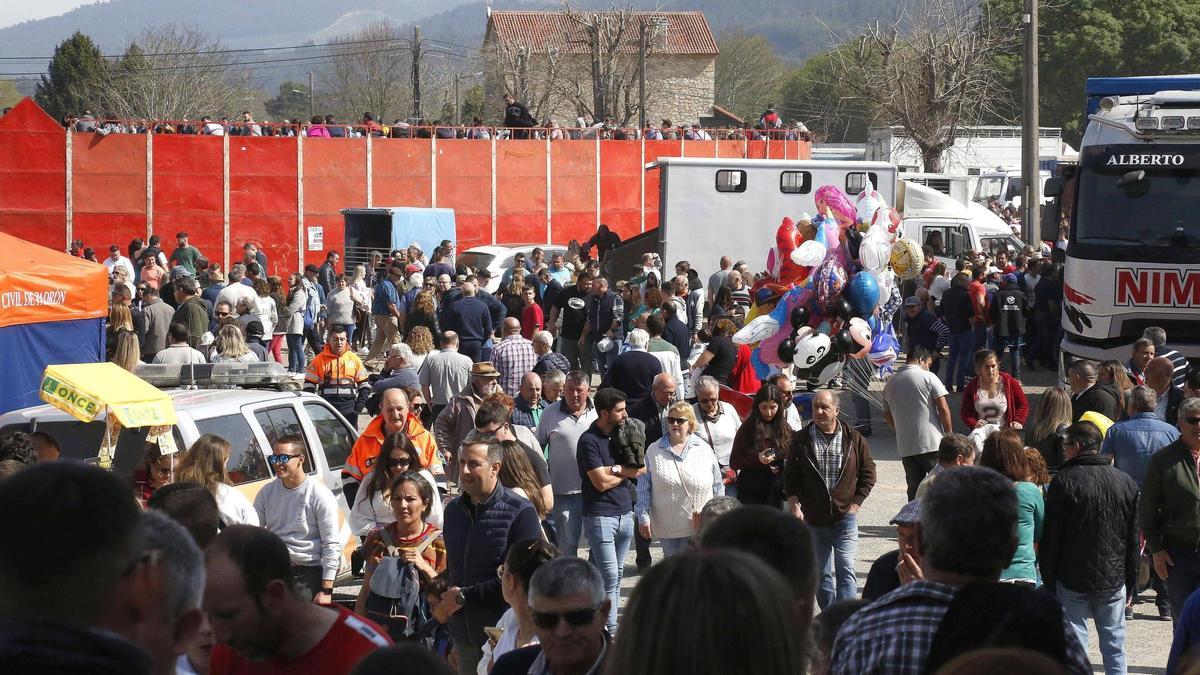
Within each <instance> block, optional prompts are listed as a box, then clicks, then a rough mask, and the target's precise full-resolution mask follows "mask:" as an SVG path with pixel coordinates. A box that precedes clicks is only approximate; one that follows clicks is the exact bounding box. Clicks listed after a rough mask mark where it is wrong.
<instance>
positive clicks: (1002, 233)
mask: <svg viewBox="0 0 1200 675" xmlns="http://www.w3.org/2000/svg"><path fill="white" fill-rule="evenodd" d="M896 203H897V206H896V208H898V209H899V210H900V212H901V213H902V214H903V216H904V224H903V227H904V233H905V237H907V238H909V239H913V240H915V241H916V242H917V243H918V244H921V245H922V246H930V247H932V248H933V249H934V251H935V255H936V256H937V258H938V260H941V261H942V262H945V263H946V266H947V268H949V269H951V270H953V269H954V262H955V260H957V259H958V258H959V257H961V256H962V255H963V254H964V253H966V252H968V251H988V252H990V253H992V254H993V255H994V254H995V253H996V252H997V251H1005V252H1007V253H1008V254H1009V257H1010V258H1012V257H1015V256H1016V254H1017V253H1019V252H1020V250H1021V249H1022V248H1023V247H1024V246H1025V244H1024V243H1023V242H1022V241H1021V240H1020V239H1018V238H1017V237H1016V236H1014V235H1013V233H1012V227H1011V226H1009V225H1008V223H1005V222H1004V221H1003V220H1001V219H1000V217H999V216H997V215H996V214H994V213H992V212H991V211H990V210H989V209H988V208H987V207H986V206H983V205H982V204H976V203H974V202H969V203H967V204H963V203H961V202H959V201H957V200H955V199H954V198H953V197H950V196H949V195H946V194H945V193H943V192H941V191H939V190H935V189H933V188H931V187H927V186H925V185H921V184H918V183H910V182H908V181H905V180H900V181H899V182H898V183H897V187H896Z"/></svg>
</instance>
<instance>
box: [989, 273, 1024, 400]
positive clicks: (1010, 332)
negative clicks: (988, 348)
mask: <svg viewBox="0 0 1200 675" xmlns="http://www.w3.org/2000/svg"><path fill="white" fill-rule="evenodd" d="M1028 308H1029V305H1028V301H1027V299H1026V298H1025V294H1024V293H1023V292H1021V289H1020V288H1017V275H1016V274H1006V275H1004V280H1003V282H1002V286H1001V288H1000V290H999V291H996V294H995V295H994V296H992V306H991V314H992V339H993V340H994V341H995V343H996V353H997V354H998V355H1000V359H1001V361H1000V362H1001V364H1003V363H1004V348H1005V347H1008V349H1009V352H1010V356H1011V357H1012V366H1011V367H1010V370H1009V371H1008V372H1009V374H1010V375H1012V376H1013V377H1015V378H1016V379H1018V380H1020V379H1021V349H1022V348H1023V347H1024V346H1025V312H1026V311H1027V310H1028Z"/></svg>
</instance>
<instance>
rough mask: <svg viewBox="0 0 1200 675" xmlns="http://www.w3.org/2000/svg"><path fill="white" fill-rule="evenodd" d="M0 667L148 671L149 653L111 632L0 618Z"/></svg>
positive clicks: (101, 673)
mask: <svg viewBox="0 0 1200 675" xmlns="http://www.w3.org/2000/svg"><path fill="white" fill-rule="evenodd" d="M0 664H3V666H0V670H3V671H4V672H5V673H19V674H24V673H29V674H30V675H33V674H34V673H36V674H37V675H67V674H68V673H88V674H89V675H110V674H111V675H138V674H140V673H147V674H148V673H150V670H151V666H152V665H153V664H152V663H151V660H150V655H149V654H147V653H146V652H144V651H143V650H142V649H141V648H140V647H138V646H137V645H135V644H133V643H132V642H129V641H127V640H125V639H124V638H122V637H120V636H118V635H115V634H113V633H109V632H105V631H99V630H93V629H90V628H84V627H81V626H74V625H70V624H65V623H58V622H55V621H50V620H44V619H27V620H24V621H21V620H15V619H0Z"/></svg>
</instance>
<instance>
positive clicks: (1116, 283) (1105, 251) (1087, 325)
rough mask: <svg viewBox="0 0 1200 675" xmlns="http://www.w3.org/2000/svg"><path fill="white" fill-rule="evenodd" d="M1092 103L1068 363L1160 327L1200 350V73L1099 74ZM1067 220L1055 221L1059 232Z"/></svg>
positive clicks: (1055, 189)
mask: <svg viewBox="0 0 1200 675" xmlns="http://www.w3.org/2000/svg"><path fill="white" fill-rule="evenodd" d="M1087 89H1088V95H1089V100H1090V102H1091V103H1090V106H1091V110H1094V112H1092V113H1091V114H1090V115H1089V116H1088V117H1089V120H1090V121H1089V123H1088V126H1087V130H1086V131H1085V133H1084V137H1083V143H1082V145H1081V148H1080V158H1079V166H1078V168H1077V170H1076V171H1075V172H1074V175H1073V176H1072V177H1071V178H1070V180H1071V181H1073V184H1070V185H1068V184H1064V182H1063V180H1060V179H1056V180H1054V181H1051V182H1050V183H1048V184H1047V186H1046V193H1047V195H1048V196H1056V197H1069V198H1073V200H1074V202H1073V204H1063V205H1062V208H1063V210H1064V211H1069V212H1070V216H1069V219H1067V222H1068V223H1069V228H1070V229H1069V244H1068V247H1067V252H1066V262H1065V267H1064V276H1063V303H1062V305H1063V314H1062V329H1063V339H1062V341H1061V343H1060V346H1061V350H1060V362H1059V366H1060V373H1061V372H1065V369H1066V367H1067V366H1069V365H1070V363H1071V362H1072V361H1074V360H1076V359H1089V360H1094V361H1100V360H1104V359H1113V358H1115V359H1121V360H1124V359H1126V358H1128V356H1129V345H1130V344H1131V343H1132V342H1133V341H1134V340H1136V339H1138V338H1140V337H1141V336H1142V331H1143V330H1145V329H1146V328H1147V327H1150V326H1158V327H1161V328H1163V329H1164V330H1165V331H1166V333H1167V340H1168V342H1169V344H1170V345H1171V346H1172V347H1173V348H1175V349H1177V350H1179V351H1180V352H1181V353H1182V354H1183V355H1184V356H1186V357H1188V358H1189V359H1196V358H1200V321H1198V320H1200V229H1198V227H1197V225H1196V223H1195V216H1194V214H1195V213H1196V209H1197V206H1200V75H1187V76H1171V77H1152V78H1092V79H1089V80H1088V85H1087ZM1057 226H1058V223H1057V222H1056V221H1050V222H1045V221H1044V222H1043V232H1042V237H1043V238H1044V239H1050V240H1053V239H1054V238H1055V236H1054V235H1055V234H1056V230H1057Z"/></svg>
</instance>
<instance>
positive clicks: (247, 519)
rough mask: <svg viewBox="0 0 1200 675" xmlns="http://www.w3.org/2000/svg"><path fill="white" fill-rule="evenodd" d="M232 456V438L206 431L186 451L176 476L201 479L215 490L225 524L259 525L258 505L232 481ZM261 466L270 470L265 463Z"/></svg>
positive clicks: (185, 479) (192, 480) (193, 480)
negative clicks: (228, 438)
mask: <svg viewBox="0 0 1200 675" xmlns="http://www.w3.org/2000/svg"><path fill="white" fill-rule="evenodd" d="M229 456H230V447H229V441H226V440H225V439H224V438H221V437H220V436H217V435H216V434H204V435H203V436H201V437H200V438H197V439H196V442H195V443H192V447H190V448H188V450H187V452H185V453H184V454H183V459H182V460H181V461H180V463H179V467H178V468H177V469H176V471H175V480H177V481H179V482H181V483H197V484H199V485H202V486H204V489H206V490H208V491H209V492H210V493H212V496H213V497H214V498H215V499H216V500H217V509H218V510H219V511H220V513H221V524H222V525H224V526H229V525H258V512H257V511H255V510H254V505H253V504H251V503H250V500H249V499H247V498H246V495H244V494H242V493H241V492H239V491H237V490H236V489H234V488H233V486H232V485H231V484H230V480H229V470H228V469H227V468H226V467H227V466H228V465H229ZM252 456H254V455H253V453H251V452H247V453H245V455H244V456H243V459H245V458H250V457H252ZM251 461H255V460H251ZM260 468H261V469H262V471H264V472H265V471H266V466H265V464H264V465H263V466H262V467H260Z"/></svg>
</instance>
